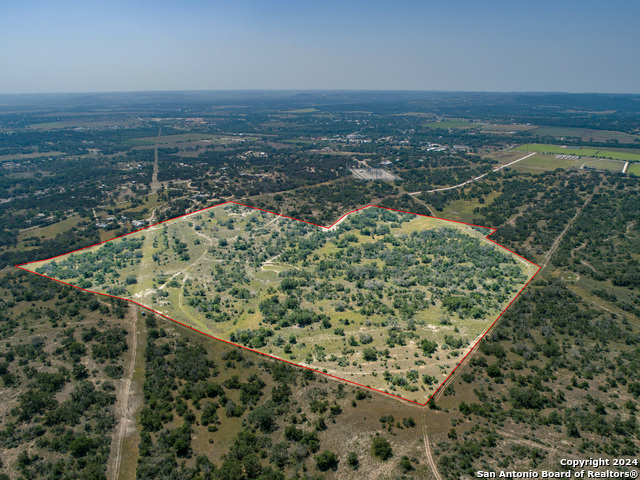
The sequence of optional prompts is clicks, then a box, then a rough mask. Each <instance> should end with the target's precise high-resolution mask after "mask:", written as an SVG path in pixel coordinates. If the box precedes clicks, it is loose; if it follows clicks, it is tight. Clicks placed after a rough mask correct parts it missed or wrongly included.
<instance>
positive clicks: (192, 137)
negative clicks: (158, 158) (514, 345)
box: [128, 133, 220, 146]
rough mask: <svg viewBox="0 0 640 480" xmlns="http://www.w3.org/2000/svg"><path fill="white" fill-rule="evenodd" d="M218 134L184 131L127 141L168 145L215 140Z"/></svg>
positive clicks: (144, 144)
mask: <svg viewBox="0 0 640 480" xmlns="http://www.w3.org/2000/svg"><path fill="white" fill-rule="evenodd" d="M219 138H220V136H219V135H218V136H216V135H207V134H200V133H184V134H179V135H165V136H161V137H142V138H134V139H132V140H129V141H128V143H129V144H131V145H136V146H149V145H170V144H174V143H184V142H197V141H201V140H216V139H219Z"/></svg>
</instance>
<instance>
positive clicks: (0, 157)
mask: <svg viewBox="0 0 640 480" xmlns="http://www.w3.org/2000/svg"><path fill="white" fill-rule="evenodd" d="M60 155H65V154H64V153H62V152H42V153H39V152H35V153H14V154H12V155H0V163H2V162H10V161H14V160H28V159H31V158H48V157H58V156H60Z"/></svg>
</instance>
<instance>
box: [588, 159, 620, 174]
mask: <svg viewBox="0 0 640 480" xmlns="http://www.w3.org/2000/svg"><path fill="white" fill-rule="evenodd" d="M581 160H582V161H583V163H582V165H581V167H582V168H587V167H590V168H595V169H596V170H607V171H610V172H622V167H624V164H625V162H622V161H620V160H600V159H599V160H589V159H585V158H582V159H581Z"/></svg>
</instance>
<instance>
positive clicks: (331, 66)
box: [0, 0, 640, 93]
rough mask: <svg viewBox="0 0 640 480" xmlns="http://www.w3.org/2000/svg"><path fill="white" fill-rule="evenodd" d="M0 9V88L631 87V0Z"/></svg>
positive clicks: (634, 43)
mask: <svg viewBox="0 0 640 480" xmlns="http://www.w3.org/2000/svg"><path fill="white" fill-rule="evenodd" d="M0 19H1V25H2V26H1V27H0V93H30V92H33V93H36V92H85V91H94V92H95V91H137V90H192V89H198V90H205V89H398V90H404V89H409V90H486V91H567V92H628V93H640V33H639V31H640V2H638V1H634V0H624V1H622V0H610V1H590V0H554V1H547V0H530V1H524V0H510V1H502V0H484V1H483V0H439V1H437V2H436V1H432V0H396V1H393V0H384V1H378V0H353V1H349V0H344V1H334V0H327V1H323V0H316V1H312V0H295V1H294V0H262V1H258V0H255V1H250V0H237V1H228V2H219V1H216V0H172V1H168V0H126V1H123V0H102V1H94V0H82V1H79V0H20V1H11V0H5V1H0Z"/></svg>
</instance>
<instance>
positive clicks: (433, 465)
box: [422, 411, 442, 480]
mask: <svg viewBox="0 0 640 480" xmlns="http://www.w3.org/2000/svg"><path fill="white" fill-rule="evenodd" d="M426 417H427V414H426V411H425V413H424V414H423V415H422V436H423V438H424V449H425V453H426V455H427V463H428V464H429V466H430V467H431V471H432V472H433V476H434V477H435V479H436V480H442V476H441V475H440V472H439V471H438V467H437V466H436V462H435V460H434V459H433V455H431V446H430V445H429V435H427V420H426Z"/></svg>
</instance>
